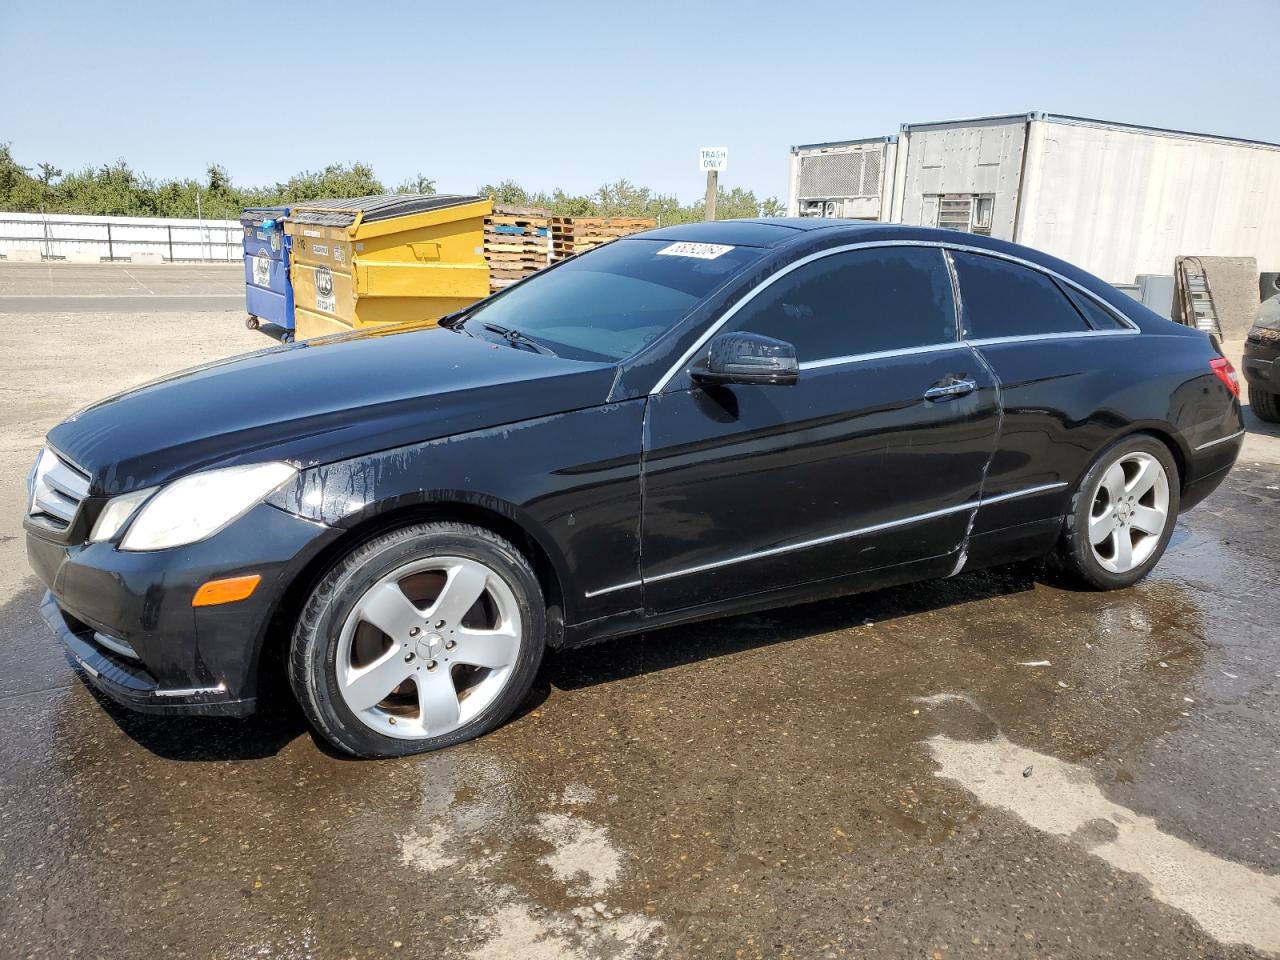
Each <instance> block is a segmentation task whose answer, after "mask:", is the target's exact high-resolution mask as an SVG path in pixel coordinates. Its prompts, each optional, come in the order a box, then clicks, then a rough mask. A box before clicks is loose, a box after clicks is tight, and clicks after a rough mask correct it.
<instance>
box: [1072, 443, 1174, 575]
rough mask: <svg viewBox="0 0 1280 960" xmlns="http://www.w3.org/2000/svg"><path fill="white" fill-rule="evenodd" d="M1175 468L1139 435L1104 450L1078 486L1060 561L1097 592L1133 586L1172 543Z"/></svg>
mask: <svg viewBox="0 0 1280 960" xmlns="http://www.w3.org/2000/svg"><path fill="white" fill-rule="evenodd" d="M1178 503H1179V478H1178V466H1177V464H1176V463H1175V462H1174V460H1173V457H1172V456H1171V455H1170V453H1169V450H1168V448H1167V447H1166V446H1165V445H1164V444H1163V443H1161V442H1160V441H1159V440H1157V439H1155V438H1154V437H1151V436H1147V435H1145V434H1138V435H1135V436H1132V437H1126V438H1124V439H1123V440H1120V441H1118V442H1117V443H1115V444H1113V445H1112V446H1110V447H1108V448H1107V449H1106V450H1105V451H1103V453H1102V454H1101V455H1100V456H1099V457H1098V459H1097V460H1095V461H1094V463H1093V466H1092V467H1090V468H1089V470H1088V472H1087V473H1086V474H1085V475H1084V479H1082V480H1081V481H1080V486H1079V487H1078V488H1077V490H1076V493H1075V496H1074V497H1073V499H1072V503H1071V512H1070V514H1069V515H1068V517H1067V524H1066V528H1065V530H1064V531H1063V536H1062V541H1061V542H1060V544H1059V546H1058V558H1059V560H1060V561H1061V563H1062V566H1063V567H1064V568H1065V569H1066V570H1067V572H1068V573H1070V574H1072V575H1073V576H1074V577H1076V578H1077V579H1079V580H1081V581H1083V582H1084V583H1085V584H1087V585H1089V586H1091V587H1095V588H1097V589H1100V590H1116V589H1118V588H1120V587H1127V586H1129V585H1131V584H1134V583H1137V582H1138V581H1139V580H1141V579H1142V578H1143V577H1145V576H1146V575H1147V574H1148V573H1150V572H1151V568H1152V567H1154V566H1155V565H1156V563H1157V562H1158V561H1159V560H1160V557H1161V556H1162V555H1163V554H1164V551H1165V548H1166V547H1167V546H1168V545H1169V538H1170V537H1171V536H1172V535H1173V527H1174V524H1175V523H1176V522H1177V519H1178Z"/></svg>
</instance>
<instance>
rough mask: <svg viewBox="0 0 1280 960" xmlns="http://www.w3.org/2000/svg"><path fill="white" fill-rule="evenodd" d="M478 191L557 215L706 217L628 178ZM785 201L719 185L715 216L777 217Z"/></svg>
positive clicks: (697, 206) (508, 183)
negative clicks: (568, 188) (588, 186)
mask: <svg viewBox="0 0 1280 960" xmlns="http://www.w3.org/2000/svg"><path fill="white" fill-rule="evenodd" d="M476 193H479V194H482V195H488V196H492V197H493V198H494V202H495V203H497V204H499V205H505V206H512V207H542V208H544V209H546V210H550V211H551V213H552V214H553V215H555V216H558V217H653V218H654V219H655V220H657V221H658V223H660V224H663V225H667V224H672V223H691V222H693V221H697V220H702V219H704V214H705V213H706V203H705V201H703V200H699V201H697V202H696V203H691V204H687V205H682V204H681V203H680V201H679V199H677V198H676V197H675V196H673V195H669V194H661V193H654V192H653V191H652V190H650V189H649V188H648V187H638V186H636V185H635V184H634V183H632V182H631V181H630V180H625V179H624V180H618V181H616V182H614V183H606V184H605V185H604V186H602V187H601V188H600V189H598V190H596V191H595V192H594V193H592V194H589V195H586V196H574V195H571V194H567V193H565V192H564V191H563V190H556V191H554V192H552V193H546V192H545V191H540V192H530V191H528V190H526V189H525V188H524V187H522V186H520V184H519V183H517V182H516V181H514V180H503V181H502V182H501V183H497V184H493V183H489V184H485V185H484V186H481V187H479V188H477V190H476ZM785 213H786V204H784V203H782V202H781V201H779V200H778V198H777V197H765V198H764V199H763V200H760V199H757V197H756V195H755V194H754V193H753V192H752V191H750V190H744V189H743V188H742V187H734V188H732V189H731V190H726V189H725V188H724V187H720V188H719V191H718V193H717V194H716V218H717V219H719V220H729V219H732V218H735V217H781V216H783V215H785Z"/></svg>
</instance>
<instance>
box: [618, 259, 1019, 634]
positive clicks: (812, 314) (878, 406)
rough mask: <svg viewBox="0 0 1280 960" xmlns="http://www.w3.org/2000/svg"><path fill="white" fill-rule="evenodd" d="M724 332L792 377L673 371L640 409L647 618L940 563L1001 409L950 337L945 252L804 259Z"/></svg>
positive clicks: (978, 368) (742, 306)
mask: <svg viewBox="0 0 1280 960" xmlns="http://www.w3.org/2000/svg"><path fill="white" fill-rule="evenodd" d="M727 331H746V332H751V333H758V334H763V335H766V336H770V337H774V338H776V339H780V340H785V341H787V342H789V343H792V344H794V345H795V348H796V351H797V356H798V359H799V360H800V377H799V380H798V382H797V383H795V384H794V385H767V386H766V385H750V386H747V385H729V386H708V387H699V386H694V385H693V383H692V381H691V380H690V378H689V377H688V375H687V374H686V373H685V372H684V371H683V370H681V371H680V373H678V374H677V375H676V376H675V377H674V378H673V379H672V380H671V381H670V383H668V384H667V386H666V387H665V388H664V389H663V390H662V391H661V392H660V393H659V394H657V395H655V396H652V397H651V398H650V400H649V405H648V409H647V412H646V420H645V434H644V453H643V473H644V507H643V516H642V531H641V536H642V543H641V555H642V572H643V580H644V592H645V604H646V607H648V608H649V609H650V610H651V611H654V612H662V611H669V610H678V609H683V608H685V607H690V606H694V605H697V604H701V603H707V602H715V601H718V600H724V599H726V598H733V597H738V596H745V595H748V594H757V593H761V592H767V591H769V590H773V589H778V588H785V587H788V586H792V585H796V584H801V583H806V582H810V581H819V580H825V579H828V578H832V577H837V576H843V575H847V574H850V573H859V572H862V571H870V570H873V569H876V568H879V567H886V566H890V565H894V564H903V563H911V562H921V561H929V560H937V561H938V568H939V569H942V568H943V567H944V566H945V565H946V564H947V563H949V562H951V561H950V560H949V559H947V558H950V557H952V556H953V555H954V554H955V553H956V551H957V550H958V549H959V548H960V545H961V543H962V542H963V540H964V537H965V533H966V529H967V524H968V522H969V518H970V516H971V514H972V509H973V506H974V504H975V503H976V500H977V498H978V496H979V492H980V487H981V484H982V479H983V473H984V470H985V469H986V466H987V463H988V460H989V457H990V455H991V452H992V449H993V446H994V442H995V435H996V431H997V424H998V412H997V411H998V407H997V402H998V401H997V396H996V390H995V385H994V383H993V381H992V379H991V377H990V375H989V374H988V373H987V371H986V368H985V366H984V365H983V364H982V363H981V362H980V361H979V359H978V358H977V356H976V355H975V354H974V353H973V352H972V351H971V350H970V348H968V347H967V346H966V345H965V344H963V343H962V342H960V341H959V338H958V336H957V330H956V312H955V304H954V299H953V292H952V283H951V278H950V274H949V271H948V268H947V264H946V262H945V260H944V255H943V253H942V251H941V250H940V249H938V248H936V247H927V246H913V245H884V246H879V247H873V248H864V249H843V250H837V251H835V252H830V253H823V254H818V255H815V256H813V257H809V258H806V260H802V261H800V262H799V263H797V264H793V265H791V267H789V268H786V269H785V270H783V271H780V272H779V273H777V274H775V275H774V276H773V277H772V278H770V279H769V280H767V281H765V283H764V284H762V285H761V287H758V288H757V289H756V290H755V291H754V293H753V294H752V295H749V296H748V297H746V298H744V299H743V300H742V301H741V302H740V303H739V304H738V305H737V307H735V308H734V309H733V310H732V311H731V315H730V316H729V317H728V318H727V320H726V321H725V322H724V324H723V326H722V327H721V328H720V332H727ZM706 351H707V347H706V346H705V345H704V346H703V347H702V349H701V351H700V354H699V355H696V356H695V357H694V358H693V361H694V362H696V361H697V360H698V359H699V356H705V354H706Z"/></svg>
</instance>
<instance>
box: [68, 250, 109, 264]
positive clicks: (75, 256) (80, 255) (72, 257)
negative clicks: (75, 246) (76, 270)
mask: <svg viewBox="0 0 1280 960" xmlns="http://www.w3.org/2000/svg"><path fill="white" fill-rule="evenodd" d="M101 262H102V254H100V253H96V252H94V251H92V250H72V251H70V252H69V253H68V254H67V263H101Z"/></svg>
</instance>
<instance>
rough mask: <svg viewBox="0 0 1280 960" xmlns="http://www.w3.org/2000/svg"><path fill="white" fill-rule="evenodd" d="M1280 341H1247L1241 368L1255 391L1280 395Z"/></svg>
mask: <svg viewBox="0 0 1280 960" xmlns="http://www.w3.org/2000/svg"><path fill="white" fill-rule="evenodd" d="M1277 360H1280V340H1266V341H1261V340H1246V341H1245V344H1244V357H1243V358H1242V362H1241V366H1242V367H1243V368H1244V378H1245V381H1246V382H1248V383H1249V384H1250V385H1251V386H1253V387H1254V388H1255V389H1258V390H1262V391H1264V392H1266V393H1280V365H1277V363H1276V361H1277Z"/></svg>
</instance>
